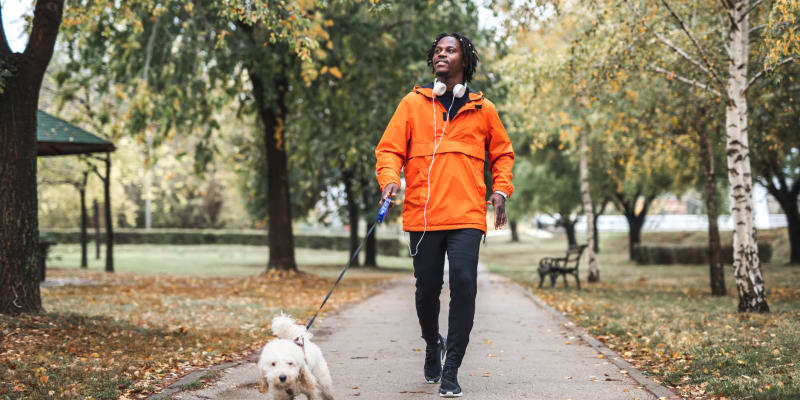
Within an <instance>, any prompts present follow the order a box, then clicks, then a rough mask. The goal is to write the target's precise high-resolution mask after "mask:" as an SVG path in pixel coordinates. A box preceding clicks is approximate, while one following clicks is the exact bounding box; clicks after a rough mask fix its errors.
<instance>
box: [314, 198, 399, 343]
mask: <svg viewBox="0 0 800 400" xmlns="http://www.w3.org/2000/svg"><path fill="white" fill-rule="evenodd" d="M391 203H392V200H391V199H388V198H387V199H386V200H384V201H383V205H382V206H381V209H380V210H378V217H377V220H376V221H375V222H373V223H372V226H370V227H369V230H368V231H367V234H366V235H365V236H364V239H363V240H362V241H361V244H359V245H358V248H356V251H354V252H353V255H352V256H351V257H350V261H348V262H347V265H345V266H344V269H343V270H342V272H341V273H339V277H338V278H336V282H334V283H333V287H331V290H330V291H329V292H328V295H327V296H325V300H322V304H320V306H319V309H318V310H317V312H316V313H314V316H313V317H311V321H308V324H306V330H307V331H308V330H310V329H311V325H312V324H314V321H315V320H316V319H317V316H318V315H319V312H320V311H322V307H325V303H327V302H328V299H329V298H330V297H331V295H332V294H333V290H334V289H336V285H338V284H339V281H341V280H342V277H343V276H344V274H345V272H347V270H348V269H349V268H350V265H351V264H353V260H355V259H356V257H358V253H359V252H360V251H361V247H362V246H364V243H366V242H367V238H369V235H371V234H372V231H374V230H375V226H376V225H378V224H380V223H382V222H383V218H384V217H385V216H386V212H387V211H388V210H389V205H390V204H391ZM351 229H353V228H352V227H351ZM356 229H357V228H356Z"/></svg>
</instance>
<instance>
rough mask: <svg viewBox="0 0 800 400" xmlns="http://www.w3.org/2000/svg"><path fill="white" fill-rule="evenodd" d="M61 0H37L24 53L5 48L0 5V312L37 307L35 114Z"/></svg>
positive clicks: (38, 250) (60, 12)
mask: <svg viewBox="0 0 800 400" xmlns="http://www.w3.org/2000/svg"><path fill="white" fill-rule="evenodd" d="M63 3H64V2H63V0H39V1H37V2H36V5H35V9H34V12H33V27H32V29H31V34H30V39H29V41H28V46H27V48H26V49H25V52H24V53H22V54H19V53H12V52H11V49H10V48H9V47H8V42H7V40H6V35H5V30H4V28H3V22H2V10H0V64H3V65H4V69H5V70H7V71H8V72H9V73H10V74H11V75H10V76H6V77H4V78H0V79H3V85H4V86H5V88H4V90H3V93H2V94H0V313H1V314H7V315H17V314H21V313H32V312H40V311H42V300H41V296H40V292H39V280H40V278H41V268H40V259H39V256H40V254H39V253H40V249H39V220H38V207H37V202H38V199H37V193H36V154H37V141H36V137H37V133H36V113H37V110H38V108H39V107H38V105H39V90H40V89H41V87H42V78H43V77H44V72H45V70H46V69H47V64H48V63H50V58H51V57H52V55H53V47H54V46H55V41H56V36H57V35H58V27H59V25H60V24H61V14H62V9H63Z"/></svg>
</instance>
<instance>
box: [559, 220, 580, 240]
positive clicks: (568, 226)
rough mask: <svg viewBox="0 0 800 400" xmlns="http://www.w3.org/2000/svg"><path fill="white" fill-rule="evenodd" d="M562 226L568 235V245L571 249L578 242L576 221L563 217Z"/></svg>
mask: <svg viewBox="0 0 800 400" xmlns="http://www.w3.org/2000/svg"><path fill="white" fill-rule="evenodd" d="M561 225H562V226H563V227H564V231H565V232H566V233H567V244H568V245H569V247H572V246H575V245H577V244H578V241H577V240H576V239H575V221H573V220H570V219H569V218H563V217H562V218H561Z"/></svg>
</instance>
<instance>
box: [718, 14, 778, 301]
mask: <svg viewBox="0 0 800 400" xmlns="http://www.w3.org/2000/svg"><path fill="white" fill-rule="evenodd" d="M726 4H729V7H728V16H729V20H730V23H731V26H730V30H729V32H728V47H729V50H728V52H729V55H730V62H729V64H728V81H727V84H726V88H725V89H726V92H727V95H728V99H727V102H726V105H725V128H726V136H727V138H726V139H727V140H726V153H727V161H728V180H729V181H730V185H731V190H730V196H731V212H732V214H733V225H734V231H733V270H734V276H735V278H736V286H737V289H738V293H739V311H740V312H745V311H758V312H768V311H769V305H768V304H767V296H766V292H765V289H764V280H763V278H762V276H761V261H760V259H759V257H758V246H757V243H758V239H757V233H756V226H755V220H754V215H753V196H752V176H751V170H750V154H749V153H750V148H749V142H748V137H747V124H748V122H747V118H748V115H747V97H746V96H745V89H746V87H747V61H748V56H749V37H748V31H749V29H750V26H749V25H750V24H749V22H750V21H749V16H748V14H747V12H748V11H750V10H749V8H750V1H749V0H732V1H730V2H728V3H726Z"/></svg>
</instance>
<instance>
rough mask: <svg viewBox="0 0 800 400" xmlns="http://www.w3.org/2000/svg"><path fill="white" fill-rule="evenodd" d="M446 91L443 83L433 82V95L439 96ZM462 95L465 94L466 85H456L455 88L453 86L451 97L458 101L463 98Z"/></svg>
mask: <svg viewBox="0 0 800 400" xmlns="http://www.w3.org/2000/svg"><path fill="white" fill-rule="evenodd" d="M446 91H447V85H445V84H444V82H439V80H438V79H437V80H434V81H433V93H434V94H435V95H437V96H441V95H443V94H444V92H446ZM464 93H467V86H466V85H462V84H460V83H457V84H456V85H455V86H453V96H455V97H456V98H459V99H460V98H462V97H464Z"/></svg>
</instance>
